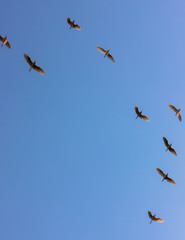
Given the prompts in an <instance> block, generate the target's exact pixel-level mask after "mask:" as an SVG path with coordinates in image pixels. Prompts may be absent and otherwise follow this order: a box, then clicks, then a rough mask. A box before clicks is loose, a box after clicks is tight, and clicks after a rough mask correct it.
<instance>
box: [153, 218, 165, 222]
mask: <svg viewBox="0 0 185 240" xmlns="http://www.w3.org/2000/svg"><path fill="white" fill-rule="evenodd" d="M153 221H154V222H159V223H163V222H164V220H163V219H161V218H154V220H153Z"/></svg>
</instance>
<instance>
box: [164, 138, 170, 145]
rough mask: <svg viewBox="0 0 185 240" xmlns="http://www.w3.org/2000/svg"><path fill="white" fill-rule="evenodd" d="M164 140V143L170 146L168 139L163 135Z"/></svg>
mask: <svg viewBox="0 0 185 240" xmlns="http://www.w3.org/2000/svg"><path fill="white" fill-rule="evenodd" d="M163 141H164V144H165V145H166V147H169V144H168V140H167V139H166V138H165V137H163Z"/></svg>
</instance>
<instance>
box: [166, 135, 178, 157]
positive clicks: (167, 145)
mask: <svg viewBox="0 0 185 240" xmlns="http://www.w3.org/2000/svg"><path fill="white" fill-rule="evenodd" d="M163 141H164V144H165V146H166V147H167V149H166V151H168V150H169V151H170V152H171V153H172V154H173V155H175V156H177V153H176V152H175V150H174V149H173V148H172V147H171V146H172V144H169V143H168V140H167V139H166V138H165V137H163Z"/></svg>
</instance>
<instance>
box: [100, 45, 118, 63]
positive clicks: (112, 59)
mask: <svg viewBox="0 0 185 240" xmlns="http://www.w3.org/2000/svg"><path fill="white" fill-rule="evenodd" d="M96 48H97V49H98V51H100V52H101V53H103V54H104V57H106V56H107V57H108V58H109V59H110V60H111V61H112V62H114V63H115V60H114V58H113V57H112V56H111V55H110V53H109V52H110V49H109V50H107V51H106V50H104V49H103V48H101V47H96Z"/></svg>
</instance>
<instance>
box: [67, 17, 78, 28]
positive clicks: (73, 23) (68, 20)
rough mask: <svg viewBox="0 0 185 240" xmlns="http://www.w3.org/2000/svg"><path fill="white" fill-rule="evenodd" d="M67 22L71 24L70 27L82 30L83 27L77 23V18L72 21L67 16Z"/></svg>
mask: <svg viewBox="0 0 185 240" xmlns="http://www.w3.org/2000/svg"><path fill="white" fill-rule="evenodd" d="M67 23H68V24H69V26H70V29H71V28H74V29H76V30H79V31H80V30H81V27H80V26H79V25H77V24H75V20H74V21H72V22H71V20H70V18H69V17H68V18H67Z"/></svg>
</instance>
